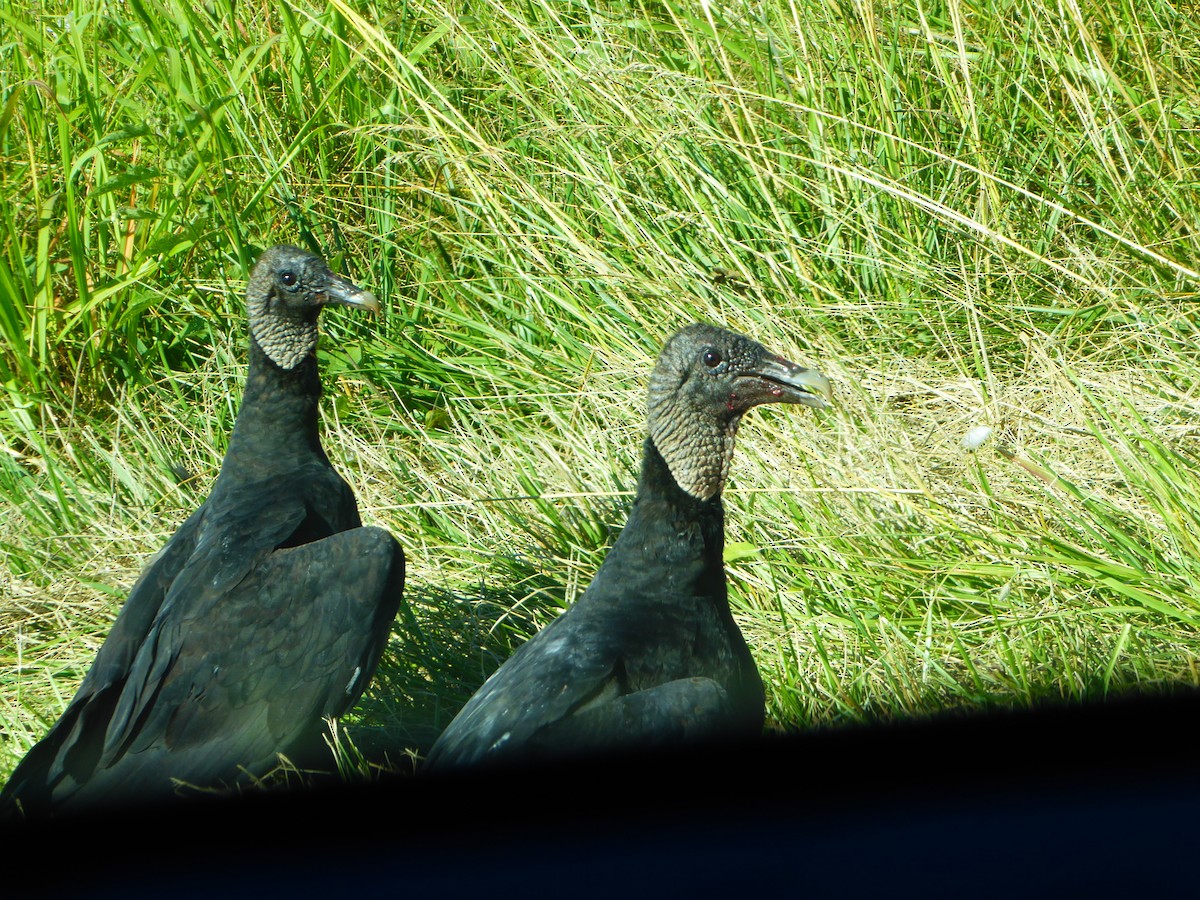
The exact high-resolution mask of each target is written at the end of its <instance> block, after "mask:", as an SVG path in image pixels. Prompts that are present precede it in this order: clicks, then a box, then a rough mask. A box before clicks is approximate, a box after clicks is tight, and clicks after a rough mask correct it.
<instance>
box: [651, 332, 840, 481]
mask: <svg viewBox="0 0 1200 900" xmlns="http://www.w3.org/2000/svg"><path fill="white" fill-rule="evenodd" d="M832 396H833V390H832V388H831V387H830V385H829V381H828V380H827V379H826V378H825V376H824V375H822V374H821V373H820V372H818V371H817V370H816V369H806V368H804V367H802V366H798V365H796V364H795V363H792V362H788V361H787V360H786V359H784V358H783V357H782V356H779V355H777V354H775V353H772V352H771V351H770V350H768V349H767V348H766V347H764V346H763V345H762V344H760V343H758V341H754V340H751V339H750V338H748V337H746V336H745V335H742V334H738V333H736V332H733V331H727V330H725V329H724V328H717V327H715V326H713V325H704V324H700V323H697V324H695V325H688V326H687V327H686V328H683V329H681V330H680V331H678V332H676V333H675V335H674V336H672V337H671V339H670V340H668V341H667V343H666V345H665V346H664V347H663V349H662V353H661V354H659V357H658V363H657V365H655V367H654V372H653V373H651V375H650V394H649V402H648V416H647V418H648V423H649V430H650V438H651V439H652V440H653V441H654V445H655V446H656V447H657V448H658V452H659V453H660V454H662V457H663V459H664V460H666V463H667V466H668V467H669V468H670V469H671V474H672V476H674V478H675V481H676V483H677V484H678V485H679V486H680V487H681V488H683V489H684V490H685V491H687V492H688V493H689V494H691V495H692V496H694V497H698V498H699V499H701V500H708V499H710V498H712V497H715V496H716V495H717V494H719V493H721V490H722V489H723V488H724V486H725V479H726V478H727V477H728V475H729V464H730V462H731V461H732V459H733V445H734V439H735V437H736V436H737V428H738V423H739V422H740V421H741V418H742V416H743V415H744V414H745V412H746V411H747V410H749V409H751V408H753V407H755V406H758V405H760V404H763V403H799V404H802V405H804V406H812V407H816V408H818V409H819V408H821V407H824V406H828V405H829V403H828V401H829V400H830V399H831V398H832Z"/></svg>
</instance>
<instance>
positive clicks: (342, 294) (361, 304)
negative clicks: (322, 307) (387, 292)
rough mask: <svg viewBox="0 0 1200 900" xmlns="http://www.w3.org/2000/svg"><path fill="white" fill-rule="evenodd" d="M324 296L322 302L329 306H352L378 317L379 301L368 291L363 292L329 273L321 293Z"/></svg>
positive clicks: (356, 286) (343, 279) (354, 285)
mask: <svg viewBox="0 0 1200 900" xmlns="http://www.w3.org/2000/svg"><path fill="white" fill-rule="evenodd" d="M321 293H322V294H323V295H324V297H325V300H324V302H325V303H327V304H329V303H333V304H337V305H339V306H354V307H357V308H359V309H365V310H368V311H369V312H373V313H375V314H376V315H378V313H379V310H380V306H379V300H378V299H377V298H376V297H375V295H374V294H372V293H371V292H370V291H367V290H363V289H362V288H360V287H359V286H358V285H357V284H354V283H353V282H351V281H347V280H346V279H345V278H341V277H339V276H337V275H334V274H333V273H332V272H330V273H329V274H328V275H326V276H325V289H324V290H323V291H321Z"/></svg>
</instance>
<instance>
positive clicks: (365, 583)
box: [0, 246, 404, 817]
mask: <svg viewBox="0 0 1200 900" xmlns="http://www.w3.org/2000/svg"><path fill="white" fill-rule="evenodd" d="M246 299H247V305H248V311H249V321H250V365H249V372H248V375H247V379H246V388H245V393H244V395H243V399H242V406H241V410H240V412H239V413H238V418H237V423H236V425H235V426H234V430H233V435H232V437H231V438H230V441H229V449H228V451H227V452H226V454H225V459H224V460H223V462H222V464H221V471H220V474H219V475H218V476H217V479H216V482H215V483H214V485H213V488H212V492H211V493H210V494H209V496H208V499H207V500H206V501H205V502H204V504H203V505H201V506H200V508H199V509H197V510H196V511H195V512H194V513H192V515H191V516H189V517H188V519H187V520H186V521H185V522H184V523H183V525H181V526H180V528H179V530H178V531H176V532H175V534H174V536H173V537H172V538H171V539H170V541H168V542H167V545H166V546H165V547H164V548H163V549H162V551H161V552H159V553H158V554H157V555H156V556H155V557H154V559H153V560H152V561H151V562H150V564H149V565H148V566H147V567H146V569H145V570H144V571H143V572H142V574H141V576H140V577H139V578H138V580H137V583H136V584H134V586H133V589H132V590H131V591H130V594H129V599H128V600H127V601H126V602H125V605H124V606H123V607H122V609H121V612H120V614H119V615H118V616H117V620H116V622H115V623H114V625H113V628H112V631H111V632H110V633H109V635H108V638H107V639H106V640H105V642H104V645H103V646H102V647H101V648H100V651H99V652H98V653H97V654H96V659H95V661H94V662H93V664H92V667H91V669H90V670H89V671H88V673H87V675H86V677H85V678H84V680H83V683H82V684H81V685H80V687H79V691H78V692H77V693H76V695H75V697H74V698H73V699H72V700H71V703H70V704H69V705H68V706H67V708H66V710H65V712H63V714H62V717H61V718H60V719H59V720H58V721H57V722H56V723H55V724H54V726H53V727H52V728H51V729H50V731H49V732H48V733H47V735H46V736H45V737H44V738H43V739H42V740H41V741H39V742H38V743H37V744H36V745H35V746H34V747H33V748H32V749H30V751H29V753H27V754H26V755H25V757H24V759H22V760H21V762H20V764H19V765H18V766H17V768H16V770H15V771H14V772H13V774H12V776H11V778H10V779H9V781H8V784H7V785H6V786H5V788H4V791H3V794H2V795H0V817H16V816H19V815H21V814H24V815H26V816H31V817H37V816H44V815H49V814H53V813H56V812H61V811H64V810H66V811H71V810H77V809H82V808H96V807H99V806H103V805H106V804H112V803H116V802H122V801H127V800H139V801H140V800H151V801H153V800H160V799H164V798H168V797H170V796H171V795H172V794H173V793H174V792H175V790H176V784H175V782H176V781H178V782H181V783H184V784H188V785H194V786H197V787H204V788H209V787H218V786H224V785H233V784H236V783H238V782H240V781H246V780H249V779H252V778H254V777H257V776H260V775H262V774H263V773H264V772H266V771H267V770H269V769H270V768H272V767H273V766H274V765H275V764H276V763H277V754H280V753H284V754H287V753H290V752H292V751H296V752H300V751H301V750H302V749H303V748H305V747H308V746H312V745H314V744H315V745H317V746H319V733H320V730H321V729H322V727H323V723H322V719H323V717H327V716H329V717H332V716H338V715H340V714H342V713H344V712H345V711H346V710H347V709H349V708H350V706H351V705H352V704H353V703H354V702H355V701H356V700H357V699H358V697H359V695H360V694H362V692H363V689H364V688H365V687H366V685H367V683H368V681H369V680H370V679H371V677H372V675H373V674H374V671H375V667H376V665H377V664H378V662H379V657H380V654H381V653H382V651H383V648H384V645H385V644H386V642H387V639H388V635H389V633H390V631H391V626H392V621H393V619H394V618H395V616H396V613H397V611H398V609H399V605H400V602H401V594H402V591H403V586H404V553H403V551H402V550H401V548H400V545H399V544H398V543H397V542H396V539H395V538H394V537H392V536H391V535H390V534H389V533H388V532H387V531H385V530H384V529H382V528H374V527H363V524H362V520H361V519H360V518H359V514H358V506H357V504H356V503H355V500H354V494H353V493H352V492H351V490H350V487H349V486H348V485H347V484H346V482H345V481H344V480H343V479H342V477H341V476H340V475H339V474H338V473H337V472H336V471H334V469H333V467H332V466H331V465H330V462H329V458H328V457H327V456H326V455H325V451H324V449H322V447H321V442H320V437H319V434H318V421H317V420H318V413H317V401H318V397H319V395H320V391H321V382H320V376H319V375H318V372H317V356H316V346H317V317H318V314H319V313H320V311H321V307H322V306H324V305H326V304H331V303H336V304H345V305H347V306H353V307H358V308H362V309H367V310H371V311H374V312H377V311H378V310H379V303H378V301H377V300H376V299H375V297H374V296H373V295H372V294H371V293H369V292H367V291H365V290H363V289H362V288H360V287H358V286H357V285H354V284H352V283H350V282H349V281H347V280H345V279H343V278H340V277H338V276H337V275H335V274H333V272H331V271H330V270H329V267H328V266H327V265H326V264H325V262H324V260H322V259H321V258H320V257H318V256H315V255H313V254H312V253H308V252H306V251H304V250H301V249H299V248H297V247H291V246H278V247H272V248H271V249H269V250H267V251H266V252H264V253H263V254H262V256H261V257H260V258H259V260H258V262H257V263H256V264H255V266H254V269H253V271H252V272H251V274H250V281H249V283H248V285H247V289H246Z"/></svg>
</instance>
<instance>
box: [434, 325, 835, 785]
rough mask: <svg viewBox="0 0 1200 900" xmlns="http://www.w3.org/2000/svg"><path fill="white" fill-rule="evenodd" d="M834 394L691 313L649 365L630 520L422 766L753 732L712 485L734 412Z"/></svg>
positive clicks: (728, 445)
mask: <svg viewBox="0 0 1200 900" xmlns="http://www.w3.org/2000/svg"><path fill="white" fill-rule="evenodd" d="M831 396H832V393H831V389H830V385H829V382H828V381H827V380H826V378H825V376H823V375H822V374H821V373H820V372H818V371H816V370H815V369H806V368H802V367H801V366H798V365H796V364H795V363H791V362H788V361H787V360H785V359H783V358H782V357H780V356H778V355H776V354H774V353H772V352H771V351H769V350H767V348H765V347H764V346H762V345H761V344H759V343H758V342H756V341H753V340H751V339H750V338H747V337H745V336H743V335H740V334H735V333H733V332H731V331H726V330H724V329H721V328H716V327H713V326H711V325H704V324H694V325H689V326H688V327H686V328H684V329H682V330H681V331H679V332H678V333H677V334H675V335H674V336H673V337H672V338H671V339H670V340H669V341H668V342H667V344H666V346H665V347H664V348H663V350H662V354H661V355H660V356H659V359H658V363H657V365H656V366H655V368H654V372H653V374H652V375H651V376H650V390H649V403H648V436H647V438H646V440H645V446H644V455H643V461H642V472H641V478H640V480H639V483H638V489H637V497H636V499H635V500H634V504H633V510H632V511H631V513H630V515H629V519H628V521H627V522H626V524H625V527H624V528H623V529H622V531H621V533H620V535H619V536H618V538H617V541H616V543H615V544H614V545H613V547H612V549H611V550H610V551H609V553H608V555H607V557H606V558H605V559H604V562H603V563H602V564H601V566H600V570H599V571H598V572H597V573H596V577H595V578H594V579H593V581H592V582H591V584H590V585H589V586H588V588H587V590H586V591H584V593H583V595H582V596H581V597H580V598H579V599H578V600H577V601H576V602H575V603H574V604H573V605H572V606H571V607H570V608H568V609H567V610H566V611H565V612H564V613H562V615H560V616H559V617H558V618H556V619H555V620H554V621H553V622H551V623H550V624H549V625H547V626H546V627H545V628H544V629H542V630H541V631H540V632H539V633H538V634H537V635H535V636H534V637H533V638H531V639H530V640H529V641H528V642H526V643H525V644H524V645H523V646H521V647H520V649H518V650H517V652H516V653H514V654H513V656H512V657H511V658H510V659H509V660H508V661H507V662H505V663H504V664H503V665H502V666H501V667H500V668H499V669H497V670H496V672H494V673H493V674H492V676H491V677H490V678H489V679H488V680H487V681H486V682H485V683H484V685H483V686H482V687H481V688H480V689H479V690H478V692H476V694H475V695H474V696H473V697H472V698H471V699H470V700H469V701H468V702H467V704H466V706H464V707H463V709H462V710H461V711H460V712H459V714H458V715H457V716H456V717H455V718H454V720H453V721H452V722H451V723H450V725H449V726H448V727H447V728H446V730H445V731H444V732H443V733H442V735H441V737H439V738H438V740H437V741H436V742H435V743H434V745H433V747H432V748H431V749H430V752H429V755H428V757H427V758H426V760H425V763H424V766H423V771H429V770H435V769H451V768H454V769H458V768H463V767H467V766H472V765H476V764H484V763H492V762H498V761H509V760H522V761H528V760H533V759H542V758H546V757H558V758H563V757H567V756H571V755H575V754H579V753H594V752H597V751H607V750H622V751H624V750H630V749H634V748H639V747H652V746H659V745H668V744H677V743H680V742H691V741H695V740H700V739H706V738H710V737H729V738H736V737H739V736H750V735H759V734H761V733H762V727H763V718H764V702H763V687H762V680H761V678H760V677H759V674H758V670H757V669H756V667H755V664H754V660H753V658H752V657H751V655H750V650H749V648H748V647H747V646H746V641H745V639H744V638H743V637H742V634H741V632H740V631H739V630H738V627H737V625H736V623H735V622H734V620H733V616H732V614H731V613H730V609H729V600H728V596H727V592H726V584H725V568H724V563H723V559H722V552H723V549H724V509H723V507H722V504H721V491H722V489H723V487H724V485H725V480H726V477H727V475H728V473H729V465H730V461H731V460H732V458H733V446H734V438H735V435H736V433H737V428H738V423H739V422H740V421H741V418H742V415H743V414H744V413H745V412H746V411H747V410H749V409H750V408H751V407H754V406H758V405H759V404H763V403H799V404H803V405H805V406H812V407H817V408H821V407H824V406H826V405H827V401H828V400H829V399H831Z"/></svg>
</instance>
